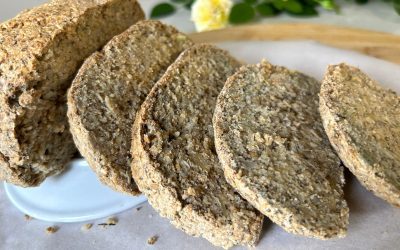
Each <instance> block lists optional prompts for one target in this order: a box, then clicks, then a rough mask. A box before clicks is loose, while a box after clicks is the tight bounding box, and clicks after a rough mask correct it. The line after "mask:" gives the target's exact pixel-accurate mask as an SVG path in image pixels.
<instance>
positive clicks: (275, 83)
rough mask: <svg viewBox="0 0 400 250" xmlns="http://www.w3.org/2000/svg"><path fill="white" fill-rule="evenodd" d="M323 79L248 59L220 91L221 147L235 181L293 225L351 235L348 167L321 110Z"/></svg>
mask: <svg viewBox="0 0 400 250" xmlns="http://www.w3.org/2000/svg"><path fill="white" fill-rule="evenodd" d="M319 90H320V83H319V82H318V81H316V80H315V79H313V78H311V77H309V76H306V75H304V74H302V73H299V72H295V71H290V70H288V69H286V68H284V67H279V66H274V65H271V64H269V63H267V62H265V61H263V62H262V63H260V64H257V65H248V66H243V67H242V68H241V69H240V70H239V71H238V72H237V73H235V74H234V75H233V76H231V77H230V78H229V79H228V81H227V82H226V84H225V87H224V88H223V90H222V91H221V93H220V94H219V96H218V101H217V104H216V109H215V114H214V134H215V144H216V150H217V153H218V156H219V159H220V161H221V164H222V166H223V169H224V173H225V177H226V179H227V181H228V182H229V183H230V184H231V185H232V186H233V187H234V188H235V189H236V190H237V191H238V192H239V193H240V194H241V195H242V197H244V198H245V199H247V200H248V201H249V202H250V203H251V204H252V205H253V206H254V207H256V208H257V209H258V210H259V211H261V212H262V213H263V214H264V215H266V216H268V217H269V218H270V219H271V220H272V221H273V222H275V223H276V224H278V225H279V226H281V227H282V228H284V229H285V230H286V231H288V232H291V233H294V234H298V235H303V236H308V237H314V238H319V239H328V238H332V237H343V236H345V233H346V227H347V224H348V216H349V209H348V207H347V203H346V201H345V200H344V195H343V186H344V176H343V167H342V166H341V165H340V160H339V158H338V157H337V156H336V154H335V152H334V150H333V149H332V148H331V146H330V144H329V140H328V138H327V136H326V135H325V132H324V129H323V127H322V121H321V118H320V115H319V112H318V93H319Z"/></svg>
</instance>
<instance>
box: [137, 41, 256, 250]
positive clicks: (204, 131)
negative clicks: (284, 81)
mask: <svg viewBox="0 0 400 250" xmlns="http://www.w3.org/2000/svg"><path fill="white" fill-rule="evenodd" d="M238 67H239V63H238V62H237V61H236V60H235V59H234V58H232V57H231V56H230V55H229V54H228V53H227V52H225V51H223V50H221V49H218V48H216V47H213V46H211V45H195V46H194V47H192V48H190V49H188V50H186V51H185V52H183V53H182V54H181V55H180V56H179V58H178V59H177V60H176V61H175V63H173V64H172V65H171V66H170V67H169V68H168V70H167V71H166V73H165V74H164V76H163V77H162V78H161V79H160V81H159V82H158V83H157V84H156V85H155V86H154V88H153V89H152V90H151V92H150V94H149V95H148V96H147V98H146V100H145V101H144V103H143V104H142V106H141V108H140V111H139V112H138V114H137V116H136V120H135V125H134V128H133V138H132V139H133V141H132V154H133V161H132V173H133V177H134V179H135V181H136V183H137V184H138V187H139V189H140V190H141V191H142V192H143V193H144V194H145V195H146V196H147V198H148V199H149V202H150V204H151V205H152V206H153V207H154V208H155V209H156V210H157V211H158V212H159V213H160V214H161V215H162V216H164V217H167V218H168V219H169V220H171V222H172V224H173V225H175V226H176V227H177V228H179V229H181V230H183V231H184V232H186V233H188V234H190V235H193V236H201V237H204V238H206V239H207V240H209V241H210V242H211V243H213V244H214V245H217V246H221V247H224V248H229V247H231V246H233V245H237V244H244V245H254V244H255V243H256V242H257V241H258V237H259V234H260V231H261V227H262V220H263V217H262V215H261V214H260V213H259V212H258V211H256V210H255V209H254V208H253V207H252V206H251V205H250V204H248V203H247V202H246V201H245V200H244V199H243V198H241V197H240V195H239V194H237V193H236V192H235V191H234V190H233V188H232V187H230V185H229V184H228V183H227V182H226V180H225V178H224V176H223V171H222V168H221V165H220V163H219V162H218V158H217V155H216V153H215V148H214V136H213V129H212V114H213V111H214V106H215V102H216V98H217V96H218V93H219V91H220V90H221V89H222V87H223V85H224V82H225V80H226V79H227V77H228V76H230V75H231V74H233V73H234V72H235V70H236V69H237V68H238Z"/></svg>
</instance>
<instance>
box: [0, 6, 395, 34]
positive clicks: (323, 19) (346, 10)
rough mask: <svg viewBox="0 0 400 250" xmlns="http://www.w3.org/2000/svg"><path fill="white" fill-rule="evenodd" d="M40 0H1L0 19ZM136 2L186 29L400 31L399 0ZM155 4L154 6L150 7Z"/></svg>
mask: <svg viewBox="0 0 400 250" xmlns="http://www.w3.org/2000/svg"><path fill="white" fill-rule="evenodd" d="M44 2H47V1H46V0H23V1H21V0H17V1H8V0H1V3H0V22H1V21H4V20H7V19H9V18H11V17H13V16H15V15H16V14H17V13H18V12H20V11H21V10H23V9H27V8H31V7H33V6H37V5H39V4H41V3H44ZM139 2H140V3H141V5H142V6H143V8H144V10H145V11H146V14H147V17H150V16H151V13H152V11H153V14H154V13H155V15H154V16H156V18H159V19H161V20H163V21H164V22H167V23H169V24H172V25H175V26H177V27H178V28H179V29H180V30H182V31H184V32H188V33H192V32H196V26H198V27H197V30H203V29H204V28H205V30H207V29H212V28H213V27H214V28H215V27H218V28H221V27H225V26H227V25H241V24H256V23H276V22H310V23H321V24H334V25H341V26H347V27H357V28H363V29H370V30H376V31H384V32H389V33H393V34H400V15H399V14H398V13H397V12H396V8H397V11H400V1H399V0H236V1H235V0H197V2H199V3H194V5H192V8H193V7H196V6H195V5H196V4H197V5H198V6H197V10H196V11H197V13H192V12H195V10H190V9H188V8H186V7H185V6H186V5H188V4H191V3H192V1H191V0H139ZM160 4H161V6H159V5H160ZM236 5H239V6H236ZM156 6H157V8H158V9H154V7H156ZM260 6H261V7H260ZM233 8H236V13H237V14H236V15H234V16H233V17H232V16H230V14H231V13H230V12H231V11H232V10H233ZM154 10H155V12H154ZM192 14H196V16H195V18H196V21H197V22H196V24H197V25H195V23H194V22H193V21H191V19H192ZM231 17H232V20H230V18H231ZM232 23H234V24H232ZM199 27H202V28H203V29H199Z"/></svg>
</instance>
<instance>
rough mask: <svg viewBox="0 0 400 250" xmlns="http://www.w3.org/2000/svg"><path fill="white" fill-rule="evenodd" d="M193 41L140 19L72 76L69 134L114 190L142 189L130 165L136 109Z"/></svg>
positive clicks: (134, 190) (69, 99) (176, 32)
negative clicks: (138, 187)
mask: <svg viewBox="0 0 400 250" xmlns="http://www.w3.org/2000/svg"><path fill="white" fill-rule="evenodd" d="M192 45H193V43H192V42H191V41H190V39H189V38H188V37H186V36H185V35H184V34H182V33H180V32H178V31H177V30H176V29H175V28H173V27H171V26H169V25H164V24H162V23H160V22H158V21H141V22H138V23H137V24H135V25H133V26H132V27H130V28H129V29H128V30H126V31H125V32H124V33H122V34H120V35H118V36H116V37H115V38H113V39H112V40H111V41H110V42H109V43H108V44H107V45H106V46H105V47H104V49H103V50H102V51H101V52H98V53H95V54H93V55H92V56H91V57H90V58H88V59H87V60H86V62H85V63H84V64H83V66H82V68H81V69H80V71H79V73H78V75H77V77H76V79H75V80H74V82H73V84H72V87H71V89H70V90H69V93H68V117H69V122H70V127H71V133H72V135H73V138H74V141H75V143H76V146H77V147H78V149H79V151H80V152H81V154H82V155H83V156H84V157H85V158H86V160H87V161H88V162H89V165H90V167H91V168H92V169H93V170H94V171H95V172H96V174H97V175H98V176H99V178H100V180H101V181H102V182H103V183H104V184H106V185H108V186H109V187H111V188H113V189H114V190H116V191H119V192H125V193H129V194H132V195H137V194H139V193H140V192H139V190H138V189H137V186H136V184H135V182H134V181H133V179H132V173H131V166H130V164H131V154H130V148H131V135H132V124H133V122H134V119H135V115H136V111H137V110H138V109H139V108H140V105H141V104H142V102H143V101H144V99H145V98H146V96H147V94H148V93H149V92H150V90H151V88H152V87H153V85H154V84H155V83H156V82H157V80H158V79H159V78H160V77H161V76H162V75H163V73H164V72H165V70H166V69H167V67H168V66H169V65H170V64H171V63H173V62H174V61H175V59H176V58H177V57H178V56H179V54H180V53H181V52H182V51H183V50H185V49H186V48H189V47H190V46H192Z"/></svg>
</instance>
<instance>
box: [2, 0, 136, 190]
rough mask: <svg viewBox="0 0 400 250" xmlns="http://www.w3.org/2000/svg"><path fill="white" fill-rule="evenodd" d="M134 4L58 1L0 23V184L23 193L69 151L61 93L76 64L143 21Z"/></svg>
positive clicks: (128, 0)
mask: <svg viewBox="0 0 400 250" xmlns="http://www.w3.org/2000/svg"><path fill="white" fill-rule="evenodd" d="M143 17H144V14H143V11H142V10H141V8H140V6H139V4H138V3H137V2H136V0H87V1H83V0H63V1H61V0H60V1H53V2H51V3H48V4H44V5H42V6H39V7H37V8H34V9H31V10H29V11H25V12H23V13H21V14H20V15H18V16H17V17H15V18H13V19H11V20H9V21H7V22H5V23H2V24H0V85H1V91H0V117H1V121H0V178H1V179H3V180H5V181H7V182H10V183H13V184H16V185H20V186H23V187H28V186H37V185H39V184H40V183H41V182H42V181H43V180H44V179H45V178H46V177H47V176H50V175H53V174H57V173H59V172H61V171H62V170H63V169H64V166H65V164H66V163H68V161H69V160H70V159H71V158H72V157H73V155H74V154H75V153H76V148H75V146H74V143H73V140H72V137H71V134H70V133H69V131H68V123H67V116H66V112H67V106H66V92H67V89H68V87H69V86H70V84H71V82H72V78H73V77H74V75H75V73H76V71H77V70H78V68H79V66H80V65H81V63H82V61H83V60H84V59H85V58H86V57H88V56H89V55H90V54H92V53H93V52H94V51H96V50H98V49H99V48H101V46H103V45H104V44H105V43H106V42H107V41H108V40H109V39H110V38H112V37H113V36H114V35H116V34H119V33H121V32H122V31H123V30H125V29H126V28H128V27H129V26H130V25H131V24H133V23H135V22H136V21H137V20H139V19H143Z"/></svg>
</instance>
